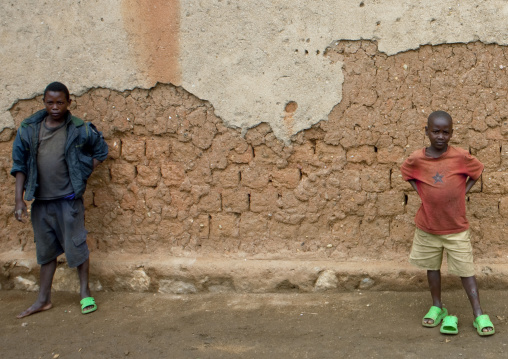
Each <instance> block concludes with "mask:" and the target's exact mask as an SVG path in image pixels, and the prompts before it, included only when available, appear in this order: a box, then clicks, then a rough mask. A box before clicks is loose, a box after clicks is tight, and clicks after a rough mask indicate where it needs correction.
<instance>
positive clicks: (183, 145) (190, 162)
mask: <svg viewBox="0 0 508 359" xmlns="http://www.w3.org/2000/svg"><path fill="white" fill-rule="evenodd" d="M170 147H171V154H170V156H169V158H170V160H171V161H173V162H181V163H182V164H184V165H185V168H188V169H193V168H194V165H195V164H194V161H195V160H196V159H197V158H198V155H199V154H200V152H201V151H200V150H199V149H198V148H197V147H196V146H194V145H193V144H192V143H190V142H180V141H176V140H174V139H173V140H171V141H170Z"/></svg>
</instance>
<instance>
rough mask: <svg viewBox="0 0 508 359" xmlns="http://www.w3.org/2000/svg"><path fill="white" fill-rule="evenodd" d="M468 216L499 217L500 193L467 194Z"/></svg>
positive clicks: (481, 217) (480, 217)
mask: <svg viewBox="0 0 508 359" xmlns="http://www.w3.org/2000/svg"><path fill="white" fill-rule="evenodd" d="M466 205H467V206H466V207H467V214H468V217H471V216H474V217H476V218H478V219H486V218H489V219H497V218H498V217H499V206H500V202H499V195H495V194H491V195H486V194H479V193H478V194H476V193H473V194H468V195H467V196H466Z"/></svg>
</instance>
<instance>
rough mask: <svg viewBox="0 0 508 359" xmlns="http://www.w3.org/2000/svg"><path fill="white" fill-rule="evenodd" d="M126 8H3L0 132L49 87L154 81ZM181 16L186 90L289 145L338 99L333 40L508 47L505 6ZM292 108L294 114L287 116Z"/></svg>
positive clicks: (399, 47)
mask: <svg viewBox="0 0 508 359" xmlns="http://www.w3.org/2000/svg"><path fill="white" fill-rule="evenodd" d="M121 6H122V0H98V1H96V2H85V1H80V2H76V1H71V0H64V1H60V0H59V1H56V0H47V1H46V2H45V3H44V5H42V4H39V3H37V4H35V3H34V2H33V1H31V0H19V1H13V0H6V1H2V2H1V3H0V48H1V51H0V62H1V63H2V67H0V79H1V80H2V81H1V86H0V130H2V129H3V128H5V127H14V124H13V121H12V118H11V117H10V114H8V112H7V111H8V109H9V108H10V107H11V106H12V105H13V104H14V103H15V102H16V101H18V100H20V99H24V98H32V97H34V96H35V95H37V94H40V93H41V92H42V91H43V89H44V87H45V86H46V85H47V84H48V83H49V82H51V81H55V80H59V81H62V82H64V83H66V84H67V85H68V86H69V89H70V90H71V92H72V93H74V94H76V95H79V94H81V93H83V92H84V91H86V90H88V89H90V88H94V87H107V88H111V89H115V90H119V91H123V90H127V89H132V88H134V87H141V88H149V87H151V86H153V85H154V84H155V82H154V80H148V73H149V71H148V69H146V68H143V67H142V65H139V64H138V63H136V59H135V55H134V53H133V51H132V46H131V45H132V44H131V43H130V42H129V37H128V35H127V32H126V31H125V29H124V27H123V19H122V12H121ZM180 11H181V22H180V41H179V43H180V51H181V53H180V66H181V68H182V86H183V87H184V88H185V89H186V90H187V91H189V92H190V93H192V94H194V95H196V96H198V97H199V98H201V99H204V100H208V101H210V102H211V104H212V105H213V106H214V108H215V110H216V113H217V114H218V115H219V116H220V117H221V118H222V119H223V120H224V122H225V123H226V124H227V125H228V126H234V127H239V128H242V129H243V130H246V129H248V128H250V127H253V126H255V125H257V124H259V123H261V122H267V123H269V124H270V125H271V126H272V128H273V129H274V132H275V134H276V135H277V136H278V137H279V138H281V139H283V140H285V141H288V139H289V138H290V136H291V135H292V134H294V133H297V132H299V131H301V130H302V129H305V128H308V127H310V126H312V125H313V124H315V123H317V122H319V121H320V120H323V119H326V118H327V116H328V113H329V112H330V111H331V109H332V108H333V106H335V105H336V104H338V103H339V102H340V101H341V98H342V83H343V75H342V71H341V67H342V64H341V63H334V64H331V63H330V62H329V61H328V59H327V58H326V57H325V56H323V53H324V52H325V50H326V48H327V46H329V44H331V43H333V42H334V41H337V40H360V39H366V40H374V41H377V43H378V46H379V50H380V51H382V52H385V53H386V54H388V55H393V54H396V53H398V52H402V51H407V50H411V49H417V48H418V47H419V46H421V45H425V44H432V45H437V44H442V43H456V42H460V43H467V42H471V41H482V42H485V43H497V44H500V45H506V44H508V28H507V27H506V14H507V11H508V6H507V5H506V1H505V0H490V1H481V2H479V1H474V0H464V1H458V0H429V1H425V2H416V1H412V0H403V1H400V0H384V1H374V0H358V1H346V0H322V1H311V0H299V1H286V0H258V1H243V2H238V1H231V0H180ZM306 51H307V52H308V53H306ZM318 51H319V53H318ZM290 101H294V102H296V103H297V105H298V107H297V109H296V111H295V112H294V113H293V114H292V115H290V116H288V114H286V113H285V112H284V110H285V106H286V104H287V103H288V102H290Z"/></svg>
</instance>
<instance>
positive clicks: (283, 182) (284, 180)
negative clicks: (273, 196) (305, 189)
mask: <svg viewBox="0 0 508 359" xmlns="http://www.w3.org/2000/svg"><path fill="white" fill-rule="evenodd" d="M300 177H301V173H300V170H299V169H298V168H285V169H281V170H274V171H272V172H271V174H270V178H271V180H272V182H273V185H274V186H275V187H286V188H296V186H298V184H299V183H300Z"/></svg>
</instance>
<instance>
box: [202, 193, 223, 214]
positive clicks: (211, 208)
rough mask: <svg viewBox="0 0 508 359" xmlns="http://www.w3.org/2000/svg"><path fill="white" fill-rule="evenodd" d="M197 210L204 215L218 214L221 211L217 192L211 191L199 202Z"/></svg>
mask: <svg viewBox="0 0 508 359" xmlns="http://www.w3.org/2000/svg"><path fill="white" fill-rule="evenodd" d="M198 210H199V211H200V212H205V213H214V212H220V211H221V210H222V197H221V194H220V193H219V192H215V191H211V192H210V193H208V194H207V195H205V196H203V197H202V198H201V199H200V200H199V204H198Z"/></svg>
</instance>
